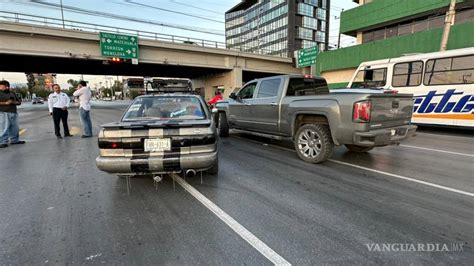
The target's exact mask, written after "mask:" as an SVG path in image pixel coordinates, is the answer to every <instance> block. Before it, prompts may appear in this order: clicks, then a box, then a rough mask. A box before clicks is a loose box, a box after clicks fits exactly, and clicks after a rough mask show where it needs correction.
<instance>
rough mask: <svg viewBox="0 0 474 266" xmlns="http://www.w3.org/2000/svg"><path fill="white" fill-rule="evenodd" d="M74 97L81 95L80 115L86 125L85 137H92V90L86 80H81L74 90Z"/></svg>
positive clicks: (84, 125)
mask: <svg viewBox="0 0 474 266" xmlns="http://www.w3.org/2000/svg"><path fill="white" fill-rule="evenodd" d="M73 95H74V97H79V116H80V117H81V123H82V126H83V127H84V129H83V132H84V133H83V135H82V137H83V138H90V137H92V122H91V96H92V92H91V89H90V88H89V87H87V83H86V82H85V81H83V80H82V81H80V82H79V85H77V89H76V91H75V92H74V94H73Z"/></svg>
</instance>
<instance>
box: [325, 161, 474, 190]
mask: <svg viewBox="0 0 474 266" xmlns="http://www.w3.org/2000/svg"><path fill="white" fill-rule="evenodd" d="M328 161H331V162H335V163H338V164H343V165H347V166H352V167H355V168H359V169H363V170H367V171H371V172H374V173H379V174H383V175H388V176H391V177H396V178H399V179H403V180H407V181H411V182H415V183H419V184H423V185H427V186H430V187H435V188H439V189H443V190H448V191H451V192H455V193H459V194H462V195H466V196H470V197H474V193H471V192H467V191H463V190H459V189H455V188H450V187H445V186H442V185H438V184H434V183H430V182H426V181H421V180H418V179H414V178H411V177H406V176H402V175H397V174H392V173H387V172H384V171H380V170H375V169H372V168H367V167H364V166H360V165H356V164H351V163H346V162H341V161H337V160H334V159H329V160H328Z"/></svg>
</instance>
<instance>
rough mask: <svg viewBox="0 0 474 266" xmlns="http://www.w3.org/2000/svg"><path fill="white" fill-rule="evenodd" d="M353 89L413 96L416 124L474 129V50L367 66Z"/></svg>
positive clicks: (359, 72)
mask: <svg viewBox="0 0 474 266" xmlns="http://www.w3.org/2000/svg"><path fill="white" fill-rule="evenodd" d="M349 87H350V88H383V89H390V90H396V91H398V92H400V93H411V94H413V95H414V97H415V105H414V110H413V119H412V122H413V123H416V124H432V125H448V126H462V127H474V114H473V111H474V47H470V48H463V49H456V50H449V51H444V52H435V53H425V54H415V55H407V56H403V57H399V58H390V59H383V60H377V61H370V62H364V63H362V64H360V66H359V67H358V68H357V71H356V72H355V73H354V76H353V77H352V79H351V81H350V83H349Z"/></svg>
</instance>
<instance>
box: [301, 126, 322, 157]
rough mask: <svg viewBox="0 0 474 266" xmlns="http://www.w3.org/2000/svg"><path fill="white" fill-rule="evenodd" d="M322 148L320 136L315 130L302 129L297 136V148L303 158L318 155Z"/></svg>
mask: <svg viewBox="0 0 474 266" xmlns="http://www.w3.org/2000/svg"><path fill="white" fill-rule="evenodd" d="M322 148H323V144H322V141H321V136H319V134H318V133H317V132H316V131H315V130H313V129H306V130H303V131H302V132H301V133H300V135H299V136H298V150H299V152H300V153H301V154H302V155H303V156H304V157H305V158H308V159H314V158H316V157H318V155H319V154H320V153H321V149H322Z"/></svg>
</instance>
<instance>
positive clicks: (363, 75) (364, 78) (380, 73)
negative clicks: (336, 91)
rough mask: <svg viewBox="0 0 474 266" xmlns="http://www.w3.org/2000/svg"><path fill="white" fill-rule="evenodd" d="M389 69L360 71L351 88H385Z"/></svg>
mask: <svg viewBox="0 0 474 266" xmlns="http://www.w3.org/2000/svg"><path fill="white" fill-rule="evenodd" d="M386 82H387V68H377V69H365V70H359V72H357V75H356V76H355V78H354V81H353V82H352V85H351V88H377V87H383V86H385V83H386Z"/></svg>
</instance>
